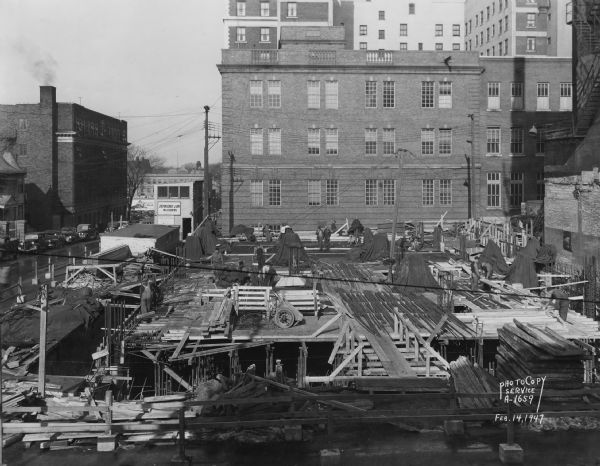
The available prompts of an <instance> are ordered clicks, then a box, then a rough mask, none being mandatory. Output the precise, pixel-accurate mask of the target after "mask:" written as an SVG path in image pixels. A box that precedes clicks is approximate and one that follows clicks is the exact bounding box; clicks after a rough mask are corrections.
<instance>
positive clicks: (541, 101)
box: [536, 83, 550, 110]
mask: <svg viewBox="0 0 600 466" xmlns="http://www.w3.org/2000/svg"><path fill="white" fill-rule="evenodd" d="M536 88H537V109H538V110H550V83H537V86H536Z"/></svg>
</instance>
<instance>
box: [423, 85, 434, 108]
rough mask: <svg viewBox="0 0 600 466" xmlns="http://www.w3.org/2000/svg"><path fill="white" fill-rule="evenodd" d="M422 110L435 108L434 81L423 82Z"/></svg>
mask: <svg viewBox="0 0 600 466" xmlns="http://www.w3.org/2000/svg"><path fill="white" fill-rule="evenodd" d="M421 108H433V81H422V82H421Z"/></svg>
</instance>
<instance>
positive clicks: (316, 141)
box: [308, 128, 321, 155]
mask: <svg viewBox="0 0 600 466" xmlns="http://www.w3.org/2000/svg"><path fill="white" fill-rule="evenodd" d="M308 154H309V155H320V154H321V130H320V129H319V128H308Z"/></svg>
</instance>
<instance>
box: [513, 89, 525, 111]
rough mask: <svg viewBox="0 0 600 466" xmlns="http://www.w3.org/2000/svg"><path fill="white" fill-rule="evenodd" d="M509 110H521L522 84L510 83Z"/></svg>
mask: <svg viewBox="0 0 600 466" xmlns="http://www.w3.org/2000/svg"><path fill="white" fill-rule="evenodd" d="M510 108H511V109H512V110H523V83H522V82H512V83H510Z"/></svg>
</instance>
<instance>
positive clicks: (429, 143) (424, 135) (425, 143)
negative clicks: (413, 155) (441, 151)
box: [421, 128, 435, 155]
mask: <svg viewBox="0 0 600 466" xmlns="http://www.w3.org/2000/svg"><path fill="white" fill-rule="evenodd" d="M434 145H435V130H434V129H433V128H423V129H421V155H433V150H434Z"/></svg>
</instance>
